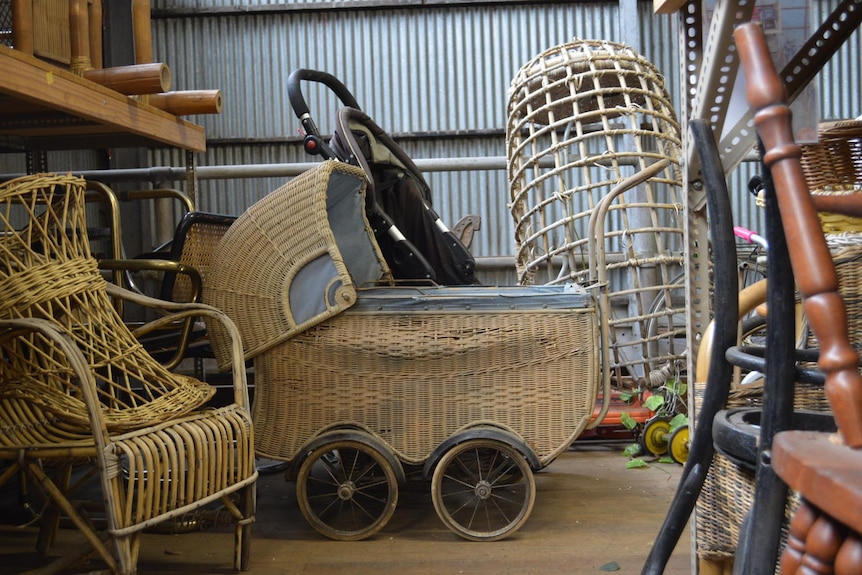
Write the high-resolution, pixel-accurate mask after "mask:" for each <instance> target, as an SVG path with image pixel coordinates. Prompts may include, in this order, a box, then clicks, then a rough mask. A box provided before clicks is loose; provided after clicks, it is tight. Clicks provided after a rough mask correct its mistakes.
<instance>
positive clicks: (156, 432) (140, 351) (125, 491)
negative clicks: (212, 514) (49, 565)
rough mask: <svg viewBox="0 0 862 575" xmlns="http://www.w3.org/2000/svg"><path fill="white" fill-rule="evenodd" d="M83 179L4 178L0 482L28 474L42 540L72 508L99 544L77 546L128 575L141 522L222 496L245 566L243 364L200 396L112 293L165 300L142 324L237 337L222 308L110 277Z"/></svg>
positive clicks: (201, 386)
mask: <svg viewBox="0 0 862 575" xmlns="http://www.w3.org/2000/svg"><path fill="white" fill-rule="evenodd" d="M84 188H85V184H84V181H83V180H81V179H78V178H75V177H72V176H60V175H37V176H27V177H23V178H18V179H16V180H12V181H10V182H7V183H6V184H3V185H2V186H0V225H2V232H0V459H2V460H5V461H7V462H9V464H8V467H5V468H4V469H3V472H2V474H0V484H2V483H4V482H6V481H9V480H10V479H12V478H14V477H15V476H16V475H17V474H19V473H24V474H25V475H27V476H29V477H30V478H32V479H34V481H33V483H34V484H35V485H38V486H39V487H40V489H41V491H42V492H43V494H44V496H45V498H46V500H47V501H48V502H49V503H50V504H49V505H48V506H47V508H46V512H45V513H44V514H43V516H42V524H41V533H40V537H39V541H38V544H37V547H38V549H39V550H40V551H42V552H47V551H48V550H49V548H50V544H51V541H52V538H53V536H54V532H55V531H56V528H57V525H58V522H59V516H60V515H61V514H64V515H67V516H68V517H69V518H70V519H71V521H72V522H73V523H74V524H75V526H76V527H77V528H78V529H79V530H80V531H81V532H82V533H83V534H84V535H85V537H86V539H87V541H88V543H89V544H90V545H91V547H92V548H90V547H82V548H81V550H80V551H78V552H77V554H78V555H79V556H81V557H83V556H85V555H87V554H90V553H91V552H92V551H93V550H95V551H96V552H97V553H98V555H99V556H100V557H101V558H102V559H103V560H104V561H105V562H106V563H107V565H108V567H109V568H110V569H111V570H112V571H113V572H115V573H121V574H131V573H135V571H136V563H137V557H138V550H139V546H140V542H141V534H142V532H143V530H144V529H146V528H148V527H151V526H153V525H155V524H157V523H160V522H163V521H165V520H168V519H171V518H174V517H179V516H181V515H184V514H186V513H189V512H191V511H193V510H196V509H199V508H201V507H203V506H205V505H208V504H210V503H215V502H217V501H218V500H221V502H222V503H223V505H224V506H225V507H226V509H227V510H228V511H229V513H230V515H232V517H233V519H234V522H235V525H236V537H235V549H234V552H235V555H234V567H235V568H236V569H245V568H247V567H248V560H249V551H250V547H249V545H250V535H251V533H250V529H251V523H252V521H253V514H254V506H255V498H254V495H255V492H254V487H255V481H256V479H257V471H256V469H255V464H254V445H253V432H252V424H251V418H250V414H249V406H248V390H247V387H246V379H245V378H246V375H245V372H244V370H243V369H241V368H240V369H238V370H235V371H234V374H233V376H234V377H233V383H234V401H233V403H231V404H230V405H228V406H225V407H221V408H218V409H213V408H207V409H202V407H203V406H204V405H205V404H206V403H207V401H208V400H209V399H210V398H211V397H212V395H213V392H214V390H213V388H211V387H210V386H209V385H207V384H205V383H202V382H200V381H198V380H196V379H194V378H191V377H187V376H183V375H178V374H174V373H171V372H170V371H168V370H167V369H165V368H164V367H163V366H162V365H161V364H160V363H158V362H157V361H155V360H154V359H152V357H151V356H149V354H148V353H147V352H146V351H145V350H144V348H143V346H142V345H141V344H140V343H139V341H138V340H137V339H136V334H135V333H133V332H132V331H131V330H130V329H129V328H128V327H127V326H126V325H125V324H124V323H123V321H122V319H121V318H120V317H119V315H118V314H117V312H116V310H115V307H114V305H113V303H112V298H125V299H127V300H130V301H134V302H135V303H138V304H142V305H149V306H153V307H156V306H158V307H161V308H163V309H165V310H168V312H170V313H168V314H167V315H164V316H163V317H160V318H159V319H158V320H155V321H153V322H150V323H149V324H147V325H146V326H144V327H142V328H139V329H138V330H136V332H139V333H141V334H145V333H147V332H149V331H151V330H154V329H158V328H159V327H160V326H162V325H165V324H167V323H169V322H172V321H175V320H177V319H182V318H184V317H189V316H202V317H205V318H206V319H207V320H209V321H220V322H221V323H222V325H223V326H224V329H225V330H226V331H227V333H229V334H230V335H231V336H233V337H232V340H233V350H232V351H233V353H234V354H235V355H236V357H237V358H241V356H242V346H241V343H240V340H239V336H238V334H237V332H236V329H235V327H234V326H233V324H232V322H231V321H230V320H229V319H228V318H227V316H225V315H224V314H223V313H221V312H219V311H218V310H215V309H214V308H211V307H208V306H204V305H201V304H170V303H166V302H161V301H159V300H155V299H151V298H147V297H144V296H140V295H138V294H134V293H132V292H128V291H126V290H123V289H122V288H120V287H118V286H115V285H113V284H110V283H108V282H106V281H105V280H104V279H103V278H102V277H101V275H100V272H99V270H98V269H97V264H96V261H95V260H94V259H92V258H91V257H90V253H89V243H88V241H87V232H86V229H87V228H86V222H85V213H84V200H83V197H84ZM236 365H239V366H242V362H241V360H237V363H236ZM75 466H90V467H91V468H92V469H93V471H94V472H95V474H96V475H98V478H99V482H100V486H101V492H102V493H101V495H102V503H103V504H104V513H105V520H106V524H107V529H106V531H105V532H104V533H99V532H97V530H96V528H95V527H94V525H95V523H96V522H93V521H91V518H89V517H87V516H86V515H85V514H84V512H82V511H81V510H80V509H81V508H80V507H79V506H76V505H74V504H73V502H72V497H74V495H75V485H72V484H71V481H70V477H71V470H72V469H73V467H75ZM48 470H50V471H48ZM68 561H69V558H61V562H60V563H61V564H68Z"/></svg>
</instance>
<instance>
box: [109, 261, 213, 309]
mask: <svg viewBox="0 0 862 575" xmlns="http://www.w3.org/2000/svg"><path fill="white" fill-rule="evenodd" d="M99 269H101V270H122V271H129V272H133V271H134V272H136V271H157V272H173V273H178V274H183V275H186V276H188V277H189V280H190V281H191V282H192V300H191V301H198V298H200V295H201V292H202V291H203V279H202V278H201V274H200V272H199V271H198V270H196V269H195V268H194V267H192V266H190V265H188V264H184V263H181V262H176V261H173V260H163V259H158V258H141V259H132V260H130V259H122V260H113V259H104V260H99ZM138 293H140V292H138Z"/></svg>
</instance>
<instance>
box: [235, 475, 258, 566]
mask: <svg viewBox="0 0 862 575" xmlns="http://www.w3.org/2000/svg"><path fill="white" fill-rule="evenodd" d="M256 498H257V483H252V484H251V485H249V486H248V487H245V488H244V489H242V490H241V491H240V492H239V501H238V504H239V512H240V518H238V519H236V529H235V531H234V562H233V563H234V564H233V566H234V569H236V570H237V571H248V569H249V567H251V526H252V523H254V513H255V508H256V506H257V502H256Z"/></svg>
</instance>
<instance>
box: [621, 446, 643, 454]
mask: <svg viewBox="0 0 862 575" xmlns="http://www.w3.org/2000/svg"><path fill="white" fill-rule="evenodd" d="M640 452H641V444H640V443H630V444H628V446H626V448H625V449H623V455H625V456H627V457H632V456H635V455H640Z"/></svg>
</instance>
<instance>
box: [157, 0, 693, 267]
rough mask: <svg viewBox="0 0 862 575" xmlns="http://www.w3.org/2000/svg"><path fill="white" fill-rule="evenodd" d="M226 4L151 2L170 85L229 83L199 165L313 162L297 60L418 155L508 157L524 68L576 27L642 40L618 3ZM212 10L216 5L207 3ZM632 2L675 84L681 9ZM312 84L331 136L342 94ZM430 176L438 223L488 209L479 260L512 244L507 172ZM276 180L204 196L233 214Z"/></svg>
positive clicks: (590, 33)
mask: <svg viewBox="0 0 862 575" xmlns="http://www.w3.org/2000/svg"><path fill="white" fill-rule="evenodd" d="M227 4H228V3H226V2H194V3H192V2H187V3H182V2H155V3H154V9H155V11H154V20H153V26H154V28H153V29H154V38H155V48H154V50H155V53H156V57H157V59H160V60H163V61H165V62H167V63H168V64H169V65H170V66H171V69H172V72H173V75H174V78H175V84H176V88H177V89H191V88H216V87H217V88H219V89H221V90H222V93H223V97H224V110H223V112H222V114H221V115H219V116H209V117H197V118H195V120H196V121H198V122H200V123H202V124H203V125H204V126H205V127H206V130H207V137H208V140H209V142H210V143H209V151H208V152H207V153H206V154H205V155H202V156H200V157H199V165H201V166H204V165H223V164H246V163H251V164H254V163H278V162H307V161H309V160H310V158H309V157H308V156H306V155H305V153H304V152H303V150H302V148H301V145H300V138H299V137H298V133H297V130H298V128H299V122H298V120H297V119H296V117H295V115H294V114H293V111H292V110H291V108H290V104H289V102H288V100H287V93H286V82H287V77H288V74H289V73H290V72H291V71H292V70H293V69H295V68H299V67H306V68H313V69H319V70H324V71H327V72H330V73H332V74H334V75H335V76H336V77H338V78H339V79H341V80H342V81H343V82H344V83H345V85H347V87H348V88H349V89H350V90H351V91H352V92H353V93H354V95H355V96H356V98H357V100H358V102H359V103H360V105H361V106H362V107H363V108H364V109H365V111H366V112H368V113H369V115H370V116H371V117H372V118H373V119H374V120H375V121H376V122H377V123H378V124H379V125H380V126H381V127H383V128H384V129H385V130H386V131H388V132H390V133H391V134H393V135H395V136H396V137H399V136H403V137H399V142H400V143H401V144H402V146H403V147H404V148H405V150H406V151H407V153H408V154H410V155H411V156H412V157H414V158H420V159H421V158H453V157H477V156H478V157H484V156H496V157H504V156H505V153H506V150H505V133H504V126H505V122H506V101H507V96H508V93H507V90H508V88H509V85H510V82H511V79H512V77H513V76H514V75H515V73H516V71H517V70H518V68H519V67H520V66H521V65H523V64H524V63H525V62H527V61H528V60H530V59H531V58H532V57H533V56H535V55H536V54H538V53H540V52H542V51H544V50H546V49H548V48H550V47H552V46H554V45H556V44H559V43H562V42H565V41H567V40H570V39H572V38H574V37H579V38H591V39H592V38H600V39H611V40H616V41H622V42H627V43H633V42H634V41H636V40H637V36H635V35H633V34H632V33H631V32H629V33H626V32H620V30H619V5H618V3H617V2H566V3H561V2H550V3H536V2H501V3H498V4H495V5H488V4H484V3H465V4H451V3H450V4H446V5H443V4H440V5H434V4H433V3H432V4H430V5H425V6H419V7H417V6H416V5H413V6H408V4H411V3H409V2H406V3H402V5H401V6H398V7H395V6H393V7H384V8H380V9H374V10H360V9H352V8H351V6H354V7H355V4H356V3H350V2H346V3H337V4H330V6H337V8H336V7H333V8H331V9H328V10H320V11H309V10H306V9H304V8H307V5H306V6H304V7H301V8H297V7H296V6H293V8H294V9H290V7H288V9H287V10H286V11H284V12H272V11H268V10H267V11H261V12H255V11H254V10H253V9H250V7H252V6H260V3H251V2H250V3H247V6H244V7H241V8H236V9H234V10H233V11H232V10H231V9H229V7H228V5H227ZM296 4H303V3H296ZM305 4H307V3H305ZM413 4H419V3H413ZM342 6H346V7H342ZM213 7H216V8H218V10H215V11H213V10H207V8H213ZM637 7H638V10H639V12H640V14H639V15H640V18H638V21H639V22H640V23H641V30H640V31H639V36H640V38H641V39H642V48H641V51H642V52H643V53H644V55H646V56H647V57H648V58H649V59H650V60H651V61H653V62H655V63H656V64H657V66H658V67H659V69H661V70H662V71H663V72H664V74H665V75H666V77H667V79H668V83H669V89H670V92H671V93H673V94H676V93H678V90H677V89H676V84H677V81H676V79H677V64H676V61H677V59H676V42H675V41H668V39H669V38H673V37H674V36H673V33H672V28H673V19H672V18H668V17H658V16H654V15H653V14H652V5H651V3H649V2H640V3H638V5H637ZM188 8H201V10H200V11H198V12H195V13H188V12H189V11H188V10H187V9H188ZM181 55H182V56H181ZM316 88H317V87H316V86H313V85H311V86H308V90H307V99H308V102H309V107H310V110H311V112H312V115H313V116H314V117H315V120H316V121H317V123H318V124H319V125H320V127H321V129H322V130H323V131H324V132H325V133H328V132H329V130H330V127H331V126H332V119H333V117H334V113H335V111H336V109H337V107H338V103H337V102H336V101H335V100H334V99H333V98H331V96H330V95H329V94H328V93H327V91H326V90H325V89H316ZM179 161H180V160H179V156H178V155H177V154H175V153H172V152H171V151H169V150H165V151H161V152H158V153H157V154H155V155H154V163H156V164H173V165H179V164H178V162H179ZM426 177H427V178H428V180H429V183H430V184H431V186H432V189H433V190H434V194H435V195H434V205H435V208H436V209H437V211H438V212H439V213H440V214H441V216H442V217H443V219H444V221H447V222H449V223H450V225H451V224H453V223H454V222H455V221H457V220H458V219H459V218H460V217H461V216H463V215H466V214H478V215H480V216H481V217H482V220H483V223H482V229H481V230H480V231H479V232H478V234H477V235H476V236H475V239H474V243H473V245H472V246H471V249H472V250H473V252H474V253H475V254H476V255H477V256H494V255H508V254H511V253H512V242H513V233H512V224H511V218H510V216H509V212H508V208H507V200H508V193H507V183H506V178H505V172H504V171H502V170H498V171H479V172H440V173H433V172H429V173H426ZM279 184H280V181H279V180H278V179H260V180H220V181H202V182H201V186H200V194H199V199H198V203H199V206H200V207H201V208H202V209H206V210H212V211H220V212H228V213H238V212H240V211H242V210H243V209H244V208H245V207H247V206H248V205H250V204H251V203H252V202H254V201H255V200H257V199H259V198H260V197H261V196H262V195H263V194H265V193H267V192H268V191H270V190H272V189H274V188H275V187H276V186H277V185H279Z"/></svg>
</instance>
